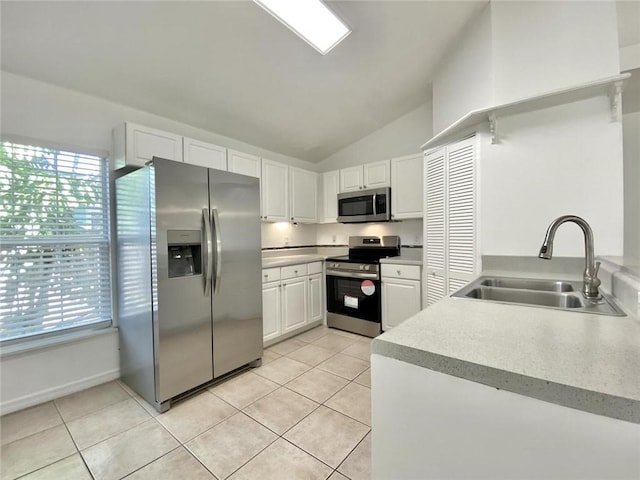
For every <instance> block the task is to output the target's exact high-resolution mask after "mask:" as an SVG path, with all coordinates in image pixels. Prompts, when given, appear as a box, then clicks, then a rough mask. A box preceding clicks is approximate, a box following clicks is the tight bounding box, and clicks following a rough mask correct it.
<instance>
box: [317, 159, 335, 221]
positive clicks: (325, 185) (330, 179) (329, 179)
mask: <svg viewBox="0 0 640 480" xmlns="http://www.w3.org/2000/svg"><path fill="white" fill-rule="evenodd" d="M338 193H340V172H339V171H338V170H333V171H331V172H325V173H323V174H322V218H321V219H320V223H337V222H338Z"/></svg>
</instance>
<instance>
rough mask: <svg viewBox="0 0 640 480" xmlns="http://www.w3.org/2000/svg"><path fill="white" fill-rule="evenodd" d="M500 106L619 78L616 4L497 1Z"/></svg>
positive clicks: (493, 5)
mask: <svg viewBox="0 0 640 480" xmlns="http://www.w3.org/2000/svg"><path fill="white" fill-rule="evenodd" d="M491 29H492V44H491V52H492V53H491V58H492V62H493V91H494V101H495V102H496V103H497V104H501V103H507V102H510V101H513V100H518V99H520V98H526V97H529V96H532V95H535V94H539V93H544V92H548V91H552V90H557V89H561V88H566V87H570V86H573V85H577V84H581V83H585V82H589V81H592V80H599V79H602V78H606V77H611V76H614V75H617V74H618V73H619V72H620V66H619V50H618V24H617V14H616V3H615V2H613V1H598V2H584V1H566V0H563V1H554V2H540V1H536V2H530V1H529V2H528V1H525V2H492V3H491Z"/></svg>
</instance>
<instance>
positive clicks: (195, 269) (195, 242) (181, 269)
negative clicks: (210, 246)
mask: <svg viewBox="0 0 640 480" xmlns="http://www.w3.org/2000/svg"><path fill="white" fill-rule="evenodd" d="M200 235H201V233H200V230H169V231H167V244H168V254H169V278H176V277H189V276H192V275H201V274H202V261H201V258H202V257H201V253H202V252H201V250H202V243H201V240H200V238H201V236H200Z"/></svg>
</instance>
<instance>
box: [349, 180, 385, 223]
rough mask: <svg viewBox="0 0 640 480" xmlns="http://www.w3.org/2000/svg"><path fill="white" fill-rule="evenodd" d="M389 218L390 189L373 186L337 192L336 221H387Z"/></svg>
mask: <svg viewBox="0 0 640 480" xmlns="http://www.w3.org/2000/svg"><path fill="white" fill-rule="evenodd" d="M390 220H391V189H390V188H389V187H385V188H373V189H370V190H358V191H357V192H346V193H339V194H338V222H340V223H361V222H388V221H390Z"/></svg>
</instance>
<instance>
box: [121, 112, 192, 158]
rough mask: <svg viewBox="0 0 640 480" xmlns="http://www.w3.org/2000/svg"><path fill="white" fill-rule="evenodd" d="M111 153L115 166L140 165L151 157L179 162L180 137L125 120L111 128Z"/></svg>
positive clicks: (180, 150)
mask: <svg viewBox="0 0 640 480" xmlns="http://www.w3.org/2000/svg"><path fill="white" fill-rule="evenodd" d="M113 154H114V159H115V163H116V167H121V166H124V165H134V166H139V167H141V166H143V165H144V164H145V163H147V162H148V161H150V160H152V159H153V157H160V158H166V159H167V160H175V161H177V162H181V161H182V137H181V136H180V135H175V134H173V133H169V132H164V131H162V130H156V129H155V128H149V127H143V126H141V125H137V124H135V123H131V122H126V123H123V124H122V125H118V126H117V127H116V128H114V129H113Z"/></svg>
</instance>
